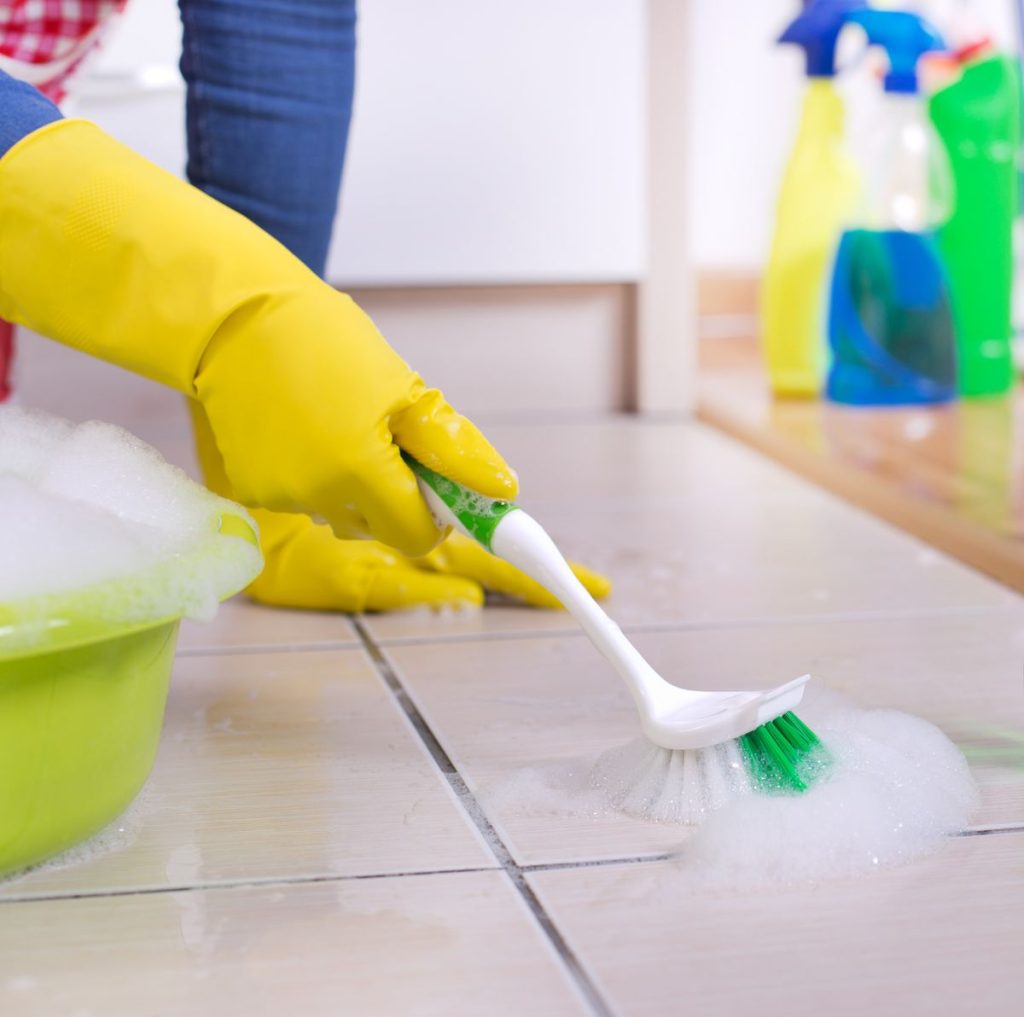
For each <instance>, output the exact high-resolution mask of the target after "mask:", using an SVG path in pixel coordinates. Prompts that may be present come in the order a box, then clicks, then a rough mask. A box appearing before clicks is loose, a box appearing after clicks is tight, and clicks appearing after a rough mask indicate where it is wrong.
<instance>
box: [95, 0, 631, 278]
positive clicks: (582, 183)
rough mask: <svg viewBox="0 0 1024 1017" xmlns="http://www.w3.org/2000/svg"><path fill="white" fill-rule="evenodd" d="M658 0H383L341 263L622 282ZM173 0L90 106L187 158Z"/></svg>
mask: <svg viewBox="0 0 1024 1017" xmlns="http://www.w3.org/2000/svg"><path fill="white" fill-rule="evenodd" d="M644 7H645V5H644V3H643V0H521V2H519V3H515V4H508V3H503V4H498V3H481V2H480V0H432V2H431V3H423V2H422V0H366V2H364V3H362V4H361V5H360V10H359V18H360V20H359V28H358V32H359V50H358V61H357V66H358V82H357V93H356V108H355V121H354V125H353V129H352V137H351V141H350V145H349V157H348V165H347V167H346V175H345V182H344V187H343V190H342V203H341V214H340V216H339V219H338V223H337V228H336V231H335V242H334V245H333V249H332V253H331V258H330V263H329V269H328V274H329V276H330V278H331V280H332V281H334V282H338V283H343V284H345V285H350V286H351V285H374V286H378V285H384V286H394V285H400V286H401V285H412V284H427V285H430V284H437V283H440V284H450V283H481V282H490V283H524V282H545V283H546V282H605V281H630V280H635V279H637V278H638V277H639V275H640V273H641V270H642V267H643V249H644V214H645V202H644V186H645V161H644V157H645V126H644V125H645V106H644V103H645V98H646V97H645V89H644V73H645V66H644V40H645V32H644V27H645V14H644ZM180 35H181V32H180V27H179V25H178V22H177V11H176V6H175V4H174V2H173V0H136V2H134V3H131V4H129V7H128V13H127V15H126V16H125V19H124V21H123V23H122V24H121V25H119V26H118V28H117V29H116V35H115V36H114V37H113V38H112V39H111V40H110V43H109V45H108V46H107V47H106V49H105V52H103V53H102V54H101V55H100V57H99V59H98V60H97V61H96V63H95V64H94V65H93V67H92V69H91V71H90V73H89V75H88V77H87V80H85V81H84V82H83V83H82V88H81V93H80V96H79V98H78V99H77V108H76V112H78V113H80V114H81V115H83V116H88V117H90V118H92V119H95V120H97V121H98V122H99V123H101V124H102V125H103V126H105V127H106V128H107V129H109V130H110V131H111V132H112V133H114V134H115V135H117V136H118V137H120V138H121V139H122V140H124V141H125V142H127V143H128V144H130V145H132V146H133V147H135V148H136V149H138V150H139V151H140V152H142V153H143V154H145V155H147V156H149V157H150V158H153V159H155V160H156V161H157V162H160V163H161V164H163V165H165V166H166V167H167V168H169V169H173V170H175V171H177V172H180V171H181V168H182V166H183V165H184V137H183V123H182V120H183V113H182V109H181V104H182V101H183V98H182V90H181V84H180V80H179V79H177V76H176V70H175V67H176V63H177V59H178V48H179V45H180Z"/></svg>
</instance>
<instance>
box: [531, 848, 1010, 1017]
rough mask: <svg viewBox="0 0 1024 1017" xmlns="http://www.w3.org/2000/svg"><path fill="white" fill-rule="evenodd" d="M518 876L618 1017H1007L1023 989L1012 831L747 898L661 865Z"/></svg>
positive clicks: (570, 870) (585, 869) (612, 867)
mask: <svg viewBox="0 0 1024 1017" xmlns="http://www.w3.org/2000/svg"><path fill="white" fill-rule="evenodd" d="M529 880H530V884H531V885H532V886H533V888H534V889H535V891H536V892H537V894H538V895H539V897H540V900H541V902H542V903H543V905H544V906H545V908H546V910H547V911H548V913H549V914H550V915H551V916H552V917H553V918H554V920H555V922H556V924H557V925H558V927H559V929H560V931H561V932H562V934H563V935H564V936H565V937H566V939H567V941H568V944H569V946H570V948H571V949H572V950H573V951H574V952H575V954H576V956H577V957H578V958H579V960H580V961H581V962H582V963H583V966H584V968H585V969H586V970H587V971H588V973H589V974H590V976H591V977H592V978H593V980H594V981H595V982H596V983H597V985H598V988H599V989H600V990H602V992H603V994H604V995H605V997H606V998H607V999H608V1000H609V1001H610V1003H611V1005H612V1007H613V1009H615V1010H616V1011H617V1012H618V1013H621V1014H628V1015H629V1017H646V1015H651V1017H655V1015H657V1017H662V1015H664V1014H675V1013H693V1014H758V1015H760V1017H774V1015H779V1017H803V1015H809V1014H823V1013H827V1014H831V1015H836V1017H862V1015H864V1014H885V1015H887V1014H900V1015H901V1017H945V1015H956V1017H960V1015H963V1014H1009V1013H1018V1012H1019V1011H1020V1006H1021V1000H1022V998H1024V974H1022V973H1021V963H1020V945H1021V936H1022V930H1024V924H1022V919H1021V915H1022V914H1024V833H1017V834H1001V835H997V836H988V837H965V838H962V839H958V840H956V841H954V842H953V843H951V844H950V845H949V846H948V847H946V848H945V849H944V850H943V851H941V852H940V853H939V854H937V855H935V856H933V857H932V858H930V859H926V860H924V861H922V862H919V863H917V864H915V865H911V866H907V867H905V868H900V869H891V870H888V871H885V872H879V873H876V874H875V875H873V876H871V877H869V878H866V879H860V880H849V881H847V882H840V883H830V884H826V885H821V886H817V887H807V888H802V887H801V888H788V889H787V888H778V889H771V890H764V891H761V892H759V893H757V894H740V893H732V894H729V893H725V892H718V893H712V892H703V893H701V892H694V891H693V890H687V889H685V888H684V887H683V886H681V885H680V882H679V874H678V872H677V871H676V870H674V869H673V867H672V865H671V864H669V863H654V864H644V865H631V866H620V865H615V866H607V867H599V868H583V869H568V870H562V871H553V872H543V873H536V874H533V875H531V876H530V877H529Z"/></svg>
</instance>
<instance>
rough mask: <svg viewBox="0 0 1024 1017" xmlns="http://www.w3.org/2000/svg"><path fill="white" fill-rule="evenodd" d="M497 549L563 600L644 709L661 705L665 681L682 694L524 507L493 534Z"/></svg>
mask: <svg viewBox="0 0 1024 1017" xmlns="http://www.w3.org/2000/svg"><path fill="white" fill-rule="evenodd" d="M491 550H492V551H493V552H494V553H495V554H496V555H497V556H498V557H499V558H503V559H504V560H505V561H507V562H509V563H510V564H512V565H515V566H516V568H518V569H519V570H520V571H522V572H525V573H526V574H527V575H528V576H529V577H530V578H531V579H534V580H536V581H537V582H538V583H540V585H541V586H543V587H544V588H545V589H546V590H548V591H549V592H551V593H553V594H554V595H555V596H556V597H557V598H558V599H559V600H560V601H561V602H562V604H563V605H564V607H565V609H566V610H567V611H568V612H569V613H570V614H571V615H572V616H573V618H575V619H576V621H577V622H579V624H580V626H581V627H582V629H583V631H584V632H585V633H586V634H587V635H588V636H589V637H590V641H591V642H592V643H593V644H594V646H596V647H597V649H598V650H599V651H600V652H601V654H602V656H603V657H604V658H605V659H606V660H607V661H608V662H609V663H610V664H611V665H612V667H614V668H615V670H616V671H617V672H618V674H619V677H621V678H622V680H623V681H624V682H625V683H626V685H627V686H628V687H629V690H630V692H631V693H632V694H633V698H634V700H635V701H636V704H637V706H638V707H639V708H640V709H641V710H651V709H657V707H658V700H659V696H658V693H659V690H660V689H661V687H662V686H664V687H666V688H669V689H671V690H672V694H673V695H674V696H675V697H678V695H679V693H680V691H681V690H680V689H678V688H676V687H675V686H671V685H669V683H668V682H666V681H665V679H664V678H662V677H661V675H659V674H658V672H657V671H655V670H654V668H652V667H651V665H650V664H648V663H647V661H646V660H644V658H643V656H642V655H641V654H640V651H639V650H637V648H636V647H635V646H634V645H633V644H632V643H631V642H630V641H629V640H628V639H627V638H626V636H625V635H624V634H623V632H622V629H620V628H619V626H618V625H616V624H615V622H613V621H612V620H611V618H609V617H608V615H607V614H605V612H604V611H603V610H602V609H601V608H600V606H599V605H598V603H597V601H596V600H594V598H593V597H592V596H591V595H590V594H589V593H588V592H587V588H586V587H585V586H584V585H583V584H582V583H581V582H580V581H579V579H577V578H576V575H575V573H574V572H573V571H572V569H571V568H570V567H569V563H568V562H567V561H566V560H565V558H563V557H562V554H561V552H560V551H559V550H558V548H557V547H556V546H555V542H554V541H553V540H552V539H551V537H549V536H548V534H547V532H546V531H545V530H544V528H543V527H542V526H541V525H540V523H538V522H537V521H536V520H535V519H534V518H533V517H532V516H530V515H527V513H525V512H524V511H523V510H522V509H517V510H516V511H515V512H510V513H509V514H508V515H507V516H505V518H504V519H502V520H501V522H500V523H498V526H497V528H496V529H495V531H494V535H493V537H492V538H491Z"/></svg>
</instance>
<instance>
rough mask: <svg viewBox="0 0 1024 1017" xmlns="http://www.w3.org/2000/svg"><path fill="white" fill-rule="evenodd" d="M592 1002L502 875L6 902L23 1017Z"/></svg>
mask: <svg viewBox="0 0 1024 1017" xmlns="http://www.w3.org/2000/svg"><path fill="white" fill-rule="evenodd" d="M586 1012H587V1011H586V1009H585V1008H584V1007H583V1005H582V1003H581V1002H580V998H579V996H578V994H577V990H576V989H575V987H574V985H573V984H572V983H571V981H570V979H569V977H568V976H567V975H566V973H565V971H564V970H563V968H562V967H561V965H560V963H559V961H558V959H557V956H556V955H555V954H554V952H553V951H552V950H551V949H550V947H549V946H548V945H547V942H546V941H545V940H544V939H543V938H542V936H541V934H540V932H539V931H538V929H537V926H536V924H535V923H534V921H533V919H532V917H531V916H530V915H529V912H528V911H527V910H526V908H525V906H524V905H523V904H522V903H521V900H520V898H519V897H518V895H517V894H516V893H515V891H514V890H513V889H512V888H511V885H510V884H509V882H508V880H507V878H506V877H505V876H504V875H503V874H501V873H497V872H484V873H480V872H478V873H460V874H458V875H454V874H445V875H430V876H407V877H402V878H385V879H369V880H346V881H341V882H327V883H318V884H307V885H296V884H291V885H287V884H278V885H271V886H266V887H239V888H231V889H218V890H198V891H197V890H193V891H188V892H179V893H161V894H142V895H129V896H123V897H116V898H106V899H104V898H88V899H80V900H55V901H33V902H30V903H12V902H6V903H0V1013H4V1014H7V1015H10V1017H70V1015H73V1014H75V1015H79V1017H84V1015H86V1014H89V1015H95V1017H99V1015H102V1017H140V1015H143V1014H146V1015H149V1014H152V1015H157V1014H159V1015H160V1017H226V1015H234V1014H245V1015H247V1017H280V1015H281V1014H290V1013H294V1014H302V1015H303V1017H319V1015H324V1017H337V1015H339V1014H353V1015H356V1014H358V1015H380V1017H386V1015H395V1017H411V1015H419V1014H423V1015H427V1014H431V1015H434V1014H444V1015H446V1017H447V1015H452V1017H454V1015H461V1014H466V1015H469V1014H472V1015H479V1014H488V1015H496V1017H497V1015H505V1014H507V1015H512V1017H521V1015H523V1014H530V1015H550V1017H556V1015H557V1017H562V1015H568V1014H580V1013H586Z"/></svg>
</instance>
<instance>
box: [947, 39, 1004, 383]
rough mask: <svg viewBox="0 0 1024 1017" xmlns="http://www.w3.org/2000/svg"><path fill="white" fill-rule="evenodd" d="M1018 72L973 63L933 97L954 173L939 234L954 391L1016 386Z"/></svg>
mask: <svg viewBox="0 0 1024 1017" xmlns="http://www.w3.org/2000/svg"><path fill="white" fill-rule="evenodd" d="M1020 90H1021V83H1020V67H1019V64H1018V63H1017V61H1016V60H1014V59H1012V58H1010V57H1007V56H1002V55H998V54H992V53H991V52H989V53H988V54H984V55H982V57H981V58H980V59H974V60H971V61H970V62H969V63H967V64H966V66H965V67H964V69H963V73H962V74H961V76H960V78H959V79H958V80H957V81H955V82H954V83H953V84H951V85H948V86H947V87H946V88H943V89H941V90H940V91H938V92H936V93H935V94H934V95H933V96H932V98H931V102H930V104H929V108H930V113H931V118H932V122H933V123H934V125H935V128H936V130H937V131H938V134H939V136H940V137H941V138H942V141H943V143H944V144H945V147H946V151H947V153H948V155H949V162H950V165H951V167H952V171H953V181H954V189H955V192H956V206H955V210H954V213H953V215H952V217H951V218H950V219H949V221H948V222H947V223H945V225H943V227H942V228H941V229H940V231H939V237H938V240H939V250H940V252H941V254H942V259H943V262H944V264H945V267H946V274H947V277H948V280H949V287H950V300H951V303H952V306H953V316H954V319H955V321H956V333H957V363H958V368H959V387H960V392H961V394H963V395H965V396H985V395H998V394H1001V393H1003V392H1006V391H1007V390H1008V389H1009V388H1010V386H1011V385H1012V384H1013V377H1014V373H1013V358H1012V347H1011V338H1012V323H1011V300H1012V289H1013V221H1014V219H1015V217H1016V215H1017V206H1018V200H1019V199H1018V194H1019V183H1018V177H1017V152H1018V148H1019V146H1020V115H1021V110H1020Z"/></svg>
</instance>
